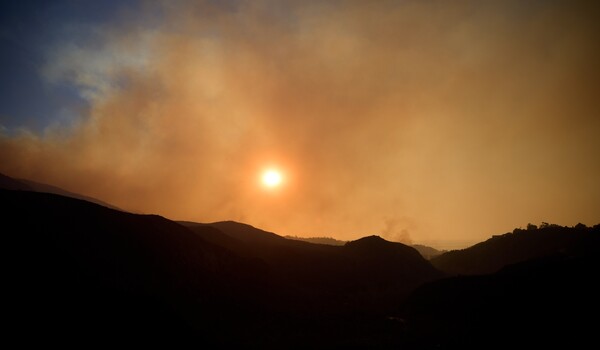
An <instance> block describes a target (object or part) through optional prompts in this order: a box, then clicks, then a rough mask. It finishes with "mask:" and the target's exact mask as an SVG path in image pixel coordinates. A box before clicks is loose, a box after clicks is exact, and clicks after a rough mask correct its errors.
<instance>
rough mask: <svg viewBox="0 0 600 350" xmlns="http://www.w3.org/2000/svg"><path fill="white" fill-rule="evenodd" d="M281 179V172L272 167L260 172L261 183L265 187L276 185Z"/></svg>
mask: <svg viewBox="0 0 600 350" xmlns="http://www.w3.org/2000/svg"><path fill="white" fill-rule="evenodd" d="M282 180H283V178H282V176H281V173H280V172H279V171H277V170H274V169H269V170H266V171H265V172H264V173H263V174H262V183H263V185H265V186H267V187H271V188H273V187H277V186H279V185H280V184H281V181H282Z"/></svg>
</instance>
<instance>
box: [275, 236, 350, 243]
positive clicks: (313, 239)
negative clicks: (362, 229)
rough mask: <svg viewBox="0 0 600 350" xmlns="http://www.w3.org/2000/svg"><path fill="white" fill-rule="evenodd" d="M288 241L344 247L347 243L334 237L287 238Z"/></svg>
mask: <svg viewBox="0 0 600 350" xmlns="http://www.w3.org/2000/svg"><path fill="white" fill-rule="evenodd" d="M285 238H287V239H293V240H296V241H304V242H309V243H316V244H327V245H344V244H346V241H340V240H339V239H335V238H332V237H298V236H285Z"/></svg>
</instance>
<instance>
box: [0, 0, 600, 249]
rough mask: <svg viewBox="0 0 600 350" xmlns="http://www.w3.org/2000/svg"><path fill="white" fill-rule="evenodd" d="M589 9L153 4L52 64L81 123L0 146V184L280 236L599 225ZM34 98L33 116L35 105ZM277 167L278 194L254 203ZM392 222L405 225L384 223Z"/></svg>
mask: <svg viewBox="0 0 600 350" xmlns="http://www.w3.org/2000/svg"><path fill="white" fill-rule="evenodd" d="M596 10H597V9H596V7H595V6H593V7H590V8H588V7H587V5H586V4H584V3H581V4H580V3H576V2H568V3H562V2H553V3H540V4H538V3H528V4H527V5H523V4H521V2H510V1H509V2H501V3H485V4H481V3H480V2H468V1H465V2H460V3H453V4H445V3H436V2H421V1H415V2H413V1H405V2H404V1H403V2H395V1H393V2H387V1H383V2H363V1H346V2H337V1H329V2H327V1H326V2H314V3H313V2H309V3H307V2H294V1H289V2H279V1H252V2H213V1H176V2H148V3H147V4H146V7H145V12H143V13H139V14H135V15H133V14H128V15H123V16H121V17H120V18H119V19H118V21H116V22H114V23H110V24H108V25H106V26H104V27H96V28H92V29H89V31H90V33H92V34H90V40H89V42H88V43H87V44H81V43H78V44H74V43H73V42H70V41H69V40H68V38H65V42H64V43H62V44H61V45H57V46H56V47H53V48H52V49H51V50H50V51H49V52H48V64H47V65H46V66H45V67H44V69H43V71H42V74H43V75H44V77H46V79H47V80H48V81H52V82H57V83H63V84H65V83H66V84H70V85H72V86H75V87H76V88H77V89H78V90H79V91H80V93H81V95H82V96H83V97H84V98H86V99H87V101H88V102H89V105H90V107H89V110H87V111H82V114H81V117H80V118H79V119H76V120H73V121H72V123H70V124H69V125H64V124H60V125H59V124H57V125H51V126H49V127H48V129H47V130H46V131H45V132H44V133H42V134H35V133H32V132H30V131H27V130H22V131H20V132H17V133H10V134H8V133H2V134H1V135H0V171H1V172H3V173H6V174H8V175H11V176H16V177H22V178H29V179H33V180H36V181H41V182H47V183H51V184H54V185H58V186H61V187H64V188H66V189H68V190H71V191H76V192H80V193H83V194H86V195H90V196H94V197H97V198H100V199H102V200H105V201H107V202H111V203H113V204H114V205H116V206H119V207H121V208H124V209H129V210H132V211H136V212H152V213H159V214H162V215H165V216H168V217H170V218H173V219H187V220H197V221H216V220H226V219H233V220H241V221H245V222H248V223H251V224H254V225H258V226H260V227H263V228H266V229H270V230H273V231H276V232H279V233H281V234H292V235H294V234H298V233H307V234H308V233H310V235H312V236H318V235H322V234H327V235H334V236H336V237H337V238H340V239H354V238H357V237H359V236H362V235H364V234H366V233H368V232H372V231H373V229H374V228H377V227H380V225H381V221H382V219H383V220H384V222H386V224H385V228H384V231H383V232H382V235H384V237H386V238H388V239H391V240H399V241H403V242H408V241H410V235H409V232H410V234H411V235H412V236H413V237H414V239H415V240H423V239H428V240H430V241H431V240H434V239H447V238H448V237H447V235H450V236H452V237H456V238H457V239H465V238H471V237H474V236H477V235H480V236H487V235H489V234H491V233H497V232H505V231H509V230H510V229H512V228H513V227H515V226H518V223H521V222H533V221H536V220H537V221H540V220H541V219H540V218H552V221H553V222H557V223H561V224H570V223H571V222H579V221H582V222H587V223H590V224H592V223H594V222H597V221H598V220H599V219H600V218H598V216H597V213H598V210H597V209H598V208H600V186H599V185H598V183H597V178H596V176H595V175H594V174H597V173H598V172H599V171H600V167H599V165H598V163H597V162H596V161H595V159H596V156H597V149H600V141H599V139H598V138H597V137H596V135H597V133H598V131H599V130H600V122H599V119H598V118H597V117H596V116H598V115H600V113H599V112H600V108H598V102H597V98H596V97H597V92H598V91H597V88H596V86H597V81H598V78H600V74H599V67H598V64H597V62H599V61H600V57H599V56H600V55H599V52H600V50H599V44H598V43H599V42H600V40H598V37H597V35H596V34H594V33H598V32H600V30H597V29H598V28H597V27H598V23H599V22H598V21H595V19H594V16H593V14H594V13H597V11H596ZM32 103H35V101H32ZM272 164H275V165H277V166H278V167H279V168H281V169H283V171H284V172H285V173H286V175H287V177H286V183H285V186H284V187H283V188H282V189H281V190H280V191H278V192H277V193H268V194H267V193H264V191H263V190H262V188H261V187H260V186H258V185H257V177H258V175H259V172H260V171H261V170H262V169H263V168H265V167H267V166H269V165H272ZM395 213H402V215H403V217H406V218H409V220H410V221H411V222H413V223H414V228H413V227H405V226H403V224H402V223H401V221H394V220H388V221H385V220H386V219H385V218H390V217H395V215H396V214H395Z"/></svg>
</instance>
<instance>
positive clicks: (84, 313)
mask: <svg viewBox="0 0 600 350" xmlns="http://www.w3.org/2000/svg"><path fill="white" fill-rule="evenodd" d="M0 202H1V205H2V208H4V209H3V217H4V220H3V223H4V227H5V229H4V230H3V239H4V241H3V243H4V246H5V247H9V249H7V252H6V254H5V255H4V258H5V261H8V262H9V263H10V265H5V266H10V268H9V271H8V273H7V274H6V275H5V278H4V284H5V285H6V286H8V287H7V288H5V292H6V293H5V295H6V298H7V300H10V301H11V303H10V305H9V307H8V308H6V310H5V312H4V315H5V317H7V319H10V320H11V325H12V326H11V329H10V332H11V333H12V334H14V335H15V336H16V337H22V338H23V339H30V338H28V337H27V336H28V335H31V334H36V337H37V338H36V339H44V340H45V341H48V342H50V343H52V342H61V343H62V342H69V341H71V342H74V343H78V342H80V341H82V340H85V339H104V340H106V341H114V340H116V339H121V338H125V339H129V341H136V342H150V343H156V342H158V341H170V339H171V340H172V341H175V340H179V341H185V342H187V341H192V342H195V343H198V344H202V345H203V346H215V345H217V346H229V345H237V346H259V347H271V346H274V345H273V344H277V346H282V345H287V346H289V345H290V344H293V345H295V346H310V345H311V344H313V345H314V344H321V345H323V346H344V345H356V344H366V345H378V344H379V345H381V344H389V342H390V341H389V338H388V337H386V338H381V339H380V338H379V337H378V336H377V334H380V333H381V332H382V331H383V332H388V331H386V330H385V329H384V330H382V329H381V328H380V327H379V326H380V325H381V324H385V322H386V321H385V320H386V315H387V312H388V310H391V309H394V308H396V307H397V305H399V303H400V300H401V299H402V298H403V296H405V295H406V294H407V293H408V292H410V291H411V290H414V288H415V287H417V286H418V285H419V284H421V283H422V282H423V281H427V280H432V279H434V278H436V277H437V276H438V275H439V273H438V272H437V271H436V270H435V269H434V268H433V267H432V266H431V265H430V264H429V263H428V262H427V261H425V260H424V259H423V258H422V257H421V256H420V255H419V254H418V253H417V252H416V251H415V250H413V249H412V248H409V247H406V246H404V245H402V244H397V243H391V242H387V241H384V240H383V239H381V238H378V237H368V238H365V239H363V240H358V241H356V242H352V243H349V244H348V245H347V246H343V247H333V246H326V245H318V244H311V243H306V242H298V241H292V240H287V239H285V238H283V237H280V236H277V235H275V234H272V233H265V232H264V231H261V230H258V229H255V228H253V227H251V226H248V225H243V224H237V223H227V224H225V225H221V226H222V227H225V228H226V229H228V230H229V232H234V233H233V234H234V235H237V236H236V237H231V236H229V235H228V234H225V233H223V232H221V231H220V230H219V229H217V228H215V227H212V226H207V225H195V226H194V229H193V231H192V230H190V229H188V228H186V227H184V226H182V225H180V224H178V223H175V222H172V221H169V220H167V219H165V218H162V217H160V216H156V215H136V214H130V213H126V212H122V211H117V210H113V209H110V208H106V207H103V206H100V205H97V204H93V203H89V202H86V201H82V200H78V199H73V198H69V197H63V196H59V195H54V194H48V193H37V192H30V191H22V190H20V191H8V190H0ZM218 225H220V224H218ZM249 233H250V234H249ZM379 250H381V254H380V253H379ZM390 308H391V309H390ZM32 320H35V322H34V321H32ZM389 335H390V334H388V336H389ZM394 339H395V338H394Z"/></svg>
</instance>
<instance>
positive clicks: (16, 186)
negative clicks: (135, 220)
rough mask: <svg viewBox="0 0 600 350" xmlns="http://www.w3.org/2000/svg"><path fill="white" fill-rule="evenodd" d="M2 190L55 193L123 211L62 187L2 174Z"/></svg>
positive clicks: (0, 178)
mask: <svg viewBox="0 0 600 350" xmlns="http://www.w3.org/2000/svg"><path fill="white" fill-rule="evenodd" d="M0 189H4V190H19V191H34V192H44V193H54V194H58V195H61V196H65V197H71V198H77V199H82V200H85V201H88V202H92V203H96V204H100V205H102V206H105V207H108V208H112V209H117V210H121V209H119V208H117V207H115V206H113V205H111V204H108V203H106V202H103V201H101V200H99V199H96V198H93V197H88V196H84V195H81V194H78V193H73V192H69V191H67V190H64V189H62V188H60V187H56V186H52V185H48V184H43V183H39V182H35V181H30V180H23V179H15V178H12V177H10V176H6V175H4V174H0Z"/></svg>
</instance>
